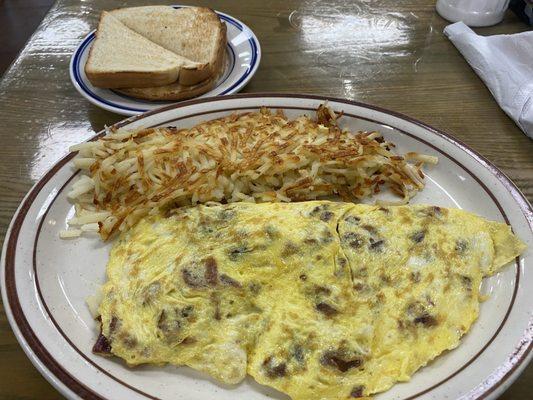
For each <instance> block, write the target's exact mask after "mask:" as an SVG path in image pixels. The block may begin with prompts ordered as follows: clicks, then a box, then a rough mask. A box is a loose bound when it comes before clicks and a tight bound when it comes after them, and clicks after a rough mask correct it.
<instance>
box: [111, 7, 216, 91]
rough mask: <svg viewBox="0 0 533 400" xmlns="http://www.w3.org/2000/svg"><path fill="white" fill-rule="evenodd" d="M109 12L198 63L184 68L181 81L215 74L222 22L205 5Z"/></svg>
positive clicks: (184, 81) (192, 80)
mask: <svg viewBox="0 0 533 400" xmlns="http://www.w3.org/2000/svg"><path fill="white" fill-rule="evenodd" d="M111 15H113V16H114V17H116V18H117V19H119V20H120V21H121V22H122V23H123V24H124V25H126V26H127V27H128V28H130V29H131V30H133V31H135V32H137V33H138V34H140V35H142V36H144V37H145V38H147V39H148V40H150V41H152V42H154V43H156V44H158V45H159V46H161V47H163V48H165V49H167V50H170V51H171V52H173V53H175V54H179V55H181V56H183V57H186V58H188V59H189V60H194V61H195V62H197V63H198V64H199V65H200V67H198V68H195V69H192V70H191V71H186V73H185V77H184V79H183V80H182V79H180V83H181V84H183V85H194V84H197V83H200V82H202V81H205V80H206V79H208V78H210V77H213V76H216V75H217V74H218V73H219V71H220V70H221V69H222V62H223V60H224V54H225V51H226V25H225V24H224V23H222V22H221V21H220V18H219V17H218V15H217V14H216V13H215V12H214V11H213V10H211V9H209V8H205V7H183V8H179V9H175V8H173V7H170V6H146V7H130V8H121V9H118V10H114V11H111Z"/></svg>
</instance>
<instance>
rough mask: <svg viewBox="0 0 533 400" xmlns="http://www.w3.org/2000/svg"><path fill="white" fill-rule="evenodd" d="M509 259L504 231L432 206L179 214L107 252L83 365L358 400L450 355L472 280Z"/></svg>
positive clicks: (464, 320)
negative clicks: (141, 368) (185, 374)
mask: <svg viewBox="0 0 533 400" xmlns="http://www.w3.org/2000/svg"><path fill="white" fill-rule="evenodd" d="M523 249H524V245H523V244H522V243H521V242H520V240H519V239H517V238H516V237H515V236H514V235H513V234H512V233H511V230H510V228H509V227H508V226H507V225H505V224H502V223H497V222H491V221H487V220H485V219H483V218H480V217H478V216H475V215H473V214H470V213H468V212H465V211H462V210H457V209H446V208H440V207H435V206H425V205H415V206H391V207H382V206H378V205H355V204H351V203H335V202H329V201H310V202H301V203H261V204H250V203H232V204H226V205H220V204H215V203H210V204H207V205H199V206H194V207H183V208H180V209H177V210H175V211H173V212H171V213H167V214H155V215H150V216H147V217H145V218H143V219H142V220H141V221H139V222H138V223H137V224H136V225H135V226H134V227H133V228H131V229H130V230H129V231H127V232H124V233H122V235H121V236H120V237H119V239H118V241H117V242H116V243H115V245H114V247H113V250H112V252H111V256H110V260H109V263H108V266H107V277H108V281H107V283H106V284H105V286H104V287H103V291H102V293H103V297H102V301H101V304H100V306H99V314H100V321H101V335H100V336H99V338H98V340H97V342H96V344H95V346H94V351H95V352H97V353H102V354H107V355H115V356H118V357H121V358H123V359H124V360H125V361H126V362H127V363H128V364H129V365H137V364H142V363H153V364H158V365H160V364H164V363H171V364H175V365H187V366H190V367H192V368H194V369H197V370H200V371H203V372H205V373H208V374H209V375H211V376H213V377H214V378H216V379H218V380H220V381H222V382H224V383H230V384H233V383H237V382H240V381H241V380H242V379H243V378H244V377H245V376H246V374H247V373H248V374H250V375H251V376H252V377H253V378H255V380H256V381H257V382H259V383H261V384H265V385H269V386H272V387H274V388H276V389H278V390H280V391H282V392H284V393H287V394H288V395H289V396H291V397H292V398H293V399H302V400H304V399H305V400H309V399H324V400H326V399H349V398H360V397H364V396H368V395H371V394H373V393H377V392H381V391H384V390H387V389H388V388H390V387H391V386H392V385H393V384H394V383H395V382H398V381H407V380H409V378H410V377H411V376H412V375H413V373H414V372H415V371H416V370H418V369H419V368H421V367H423V366H424V365H426V364H427V363H428V362H429V361H431V360H432V359H434V358H435V357H437V356H438V355H439V354H441V353H442V352H443V351H445V350H448V349H453V348H455V347H457V346H458V345H459V343H460V338H461V337H462V336H463V335H464V334H465V333H466V332H467V331H468V330H469V328H470V326H471V325H472V323H473V322H474V321H475V320H476V318H477V316H478V312H479V302H480V293H479V286H480V283H481V280H482V278H483V277H484V276H488V275H491V274H494V273H495V272H497V271H498V270H499V269H500V268H501V267H502V266H503V265H505V264H506V263H507V262H509V261H510V260H512V259H513V258H514V257H516V256H517V255H518V254H520V253H521V252H522V250H523Z"/></svg>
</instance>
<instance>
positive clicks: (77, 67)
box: [69, 6, 261, 115]
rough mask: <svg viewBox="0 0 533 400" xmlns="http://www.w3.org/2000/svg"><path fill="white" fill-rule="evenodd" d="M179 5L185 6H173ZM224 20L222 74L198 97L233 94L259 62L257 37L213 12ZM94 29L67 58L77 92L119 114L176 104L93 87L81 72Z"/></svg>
mask: <svg viewBox="0 0 533 400" xmlns="http://www.w3.org/2000/svg"><path fill="white" fill-rule="evenodd" d="M173 7H174V8H181V7H186V6H173ZM215 12H216V13H217V14H218V16H219V17H220V19H221V20H222V21H223V22H225V23H226V27H227V36H228V44H227V46H226V62H225V66H224V73H223V74H222V75H221V76H220V78H219V79H218V81H217V83H216V85H215V87H214V88H213V89H211V90H210V91H209V92H207V93H205V94H203V95H201V96H198V97H199V98H201V97H213V96H223V95H226V94H232V93H237V92H238V91H239V90H241V89H242V88H243V87H244V86H245V85H246V84H247V83H248V81H249V80H250V79H251V78H252V76H254V74H255V72H256V71H257V68H258V67H259V62H260V61H261V46H260V45H259V40H257V37H256V36H255V34H254V33H253V32H252V30H251V29H250V28H248V27H247V26H246V25H245V24H243V23H242V22H241V21H239V20H238V19H236V18H233V17H232V16H230V15H228V14H224V13H222V12H219V11H215ZM95 32H96V30H94V31H92V32H91V33H89V34H88V35H87V36H86V37H85V39H83V41H82V42H81V44H80V45H79V46H78V48H77V49H76V51H75V52H74V54H73V55H72V58H71V60H70V67H69V72H70V80H71V81H72V84H73V85H74V87H75V88H76V90H77V91H78V92H80V94H81V95H82V96H83V97H85V98H86V99H87V100H89V101H90V102H91V103H92V104H94V105H96V106H98V107H101V108H103V109H104V110H108V111H111V112H114V113H117V114H121V115H137V114H141V113H143V112H146V111H151V110H155V109H156V108H159V107H162V106H165V105H169V104H173V103H176V101H148V100H142V99H136V98H134V97H129V96H126V95H123V94H121V93H118V92H116V91H113V90H111V89H101V88H97V87H95V86H93V85H92V84H91V82H90V81H89V79H88V78H87V75H86V74H85V63H86V62H87V58H88V57H89V51H90V49H91V46H92V44H93V42H94V39H95V38H96V35H95Z"/></svg>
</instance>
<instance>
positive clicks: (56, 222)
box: [2, 94, 533, 400]
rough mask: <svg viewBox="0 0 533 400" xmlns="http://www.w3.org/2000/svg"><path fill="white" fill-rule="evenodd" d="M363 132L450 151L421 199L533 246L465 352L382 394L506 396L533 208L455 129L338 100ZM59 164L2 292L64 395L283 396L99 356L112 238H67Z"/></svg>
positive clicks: (402, 145)
mask: <svg viewBox="0 0 533 400" xmlns="http://www.w3.org/2000/svg"><path fill="white" fill-rule="evenodd" d="M324 100H325V99H324V98H321V97H315V96H306V95H276V94H269V95H260V94H257V95H246V96H244V95H238V96H227V97H220V98H213V99H201V100H193V101H188V102H183V103H180V104H175V105H172V106H169V107H165V108H162V109H160V110H156V111H152V112H150V113H147V114H143V115H140V116H137V117H132V118H130V119H127V120H125V121H123V122H121V123H119V125H121V126H127V127H131V128H138V127H150V126H156V125H174V126H179V127H180V128H181V127H190V126H192V125H194V124H196V123H198V122H201V121H204V120H207V119H211V118H216V117H220V116H222V115H227V114H229V113H232V112H236V111H246V110H256V109H258V108H259V107H260V106H267V107H272V108H276V109H277V108H279V109H283V110H284V111H285V112H286V114H287V115H288V116H290V117H294V116H296V115H300V114H302V113H305V114H309V115H312V114H313V113H314V112H313V110H315V109H316V108H317V107H318V105H319V104H321V103H322V102H324ZM329 105H330V106H331V107H332V108H333V109H334V110H336V111H344V117H343V118H342V120H341V123H342V124H343V125H344V126H346V127H349V128H350V129H353V130H372V129H377V130H380V131H381V132H383V134H384V136H385V137H386V138H387V139H390V140H391V141H393V142H394V143H396V144H398V151H399V152H405V151H408V150H414V151H418V152H422V153H425V154H430V155H435V156H437V157H439V160H440V162H439V164H438V166H436V167H434V168H432V169H429V170H428V171H427V187H426V188H425V189H424V191H423V192H421V193H420V194H418V196H417V197H416V198H415V199H414V202H422V203H430V204H436V205H440V206H447V207H459V208H464V209H467V210H470V211H473V212H475V213H477V214H480V215H482V216H484V217H486V218H489V219H492V220H497V221H505V222H507V223H509V224H510V225H511V226H512V228H513V230H514V232H515V233H516V234H517V235H518V236H519V237H520V238H521V239H522V240H524V241H525V242H526V243H527V244H528V246H529V249H528V250H527V251H526V252H525V253H524V254H523V255H522V256H521V257H520V258H519V259H517V260H516V261H515V262H512V263H510V264H509V265H508V266H507V267H506V268H504V269H503V271H502V272H500V273H499V274H497V275H496V276H493V277H491V278H489V279H486V280H485V282H484V283H483V292H484V293H486V294H488V295H490V297H489V299H488V300H487V301H486V302H484V303H483V304H482V305H481V312H480V317H479V320H478V321H477V322H476V323H475V325H474V326H473V328H472V330H471V331H470V332H469V333H468V334H467V335H466V336H465V337H464V339H463V340H462V343H461V345H460V346H459V348H458V349H456V350H453V351H450V352H447V353H446V354H444V355H443V356H442V357H439V358H438V359H437V360H435V361H434V362H432V363H430V365H429V366H427V367H425V368H423V369H422V370H421V371H419V372H417V373H416V374H415V375H414V376H413V378H412V380H411V381H410V382H408V383H402V384H398V385H396V386H394V388H393V389H392V390H390V391H388V392H386V393H384V394H381V395H379V396H377V397H376V398H377V399H379V400H390V399H403V400H406V399H414V398H416V399H424V400H428V399H444V398H447V399H458V398H461V399H481V398H495V397H496V396H497V395H498V394H500V393H501V392H502V391H503V390H504V389H505V388H506V387H507V386H508V385H509V384H510V383H511V382H512V381H513V380H514V379H515V378H516V376H517V374H518V373H520V371H521V370H522V369H523V368H524V367H525V366H526V364H527V363H528V361H529V360H530V358H531V354H532V353H531V348H532V330H533V317H532V315H531V293H533V269H532V265H531V264H532V263H533V252H532V250H531V249H533V233H532V227H533V211H532V209H531V206H530V205H529V204H528V202H527V200H526V199H525V198H524V196H523V195H522V194H521V193H520V192H519V191H518V190H517V188H516V187H515V186H514V185H513V183H512V182H511V181H509V179H508V178H507V177H506V176H505V175H504V174H503V173H502V172H500V171H499V170H498V169H497V168H496V167H494V166H493V165H492V164H490V162H488V161H487V160H486V159H484V158H483V157H482V156H480V155H479V154H477V153H476V152H474V151H473V150H471V149H469V148H468V147H467V146H465V145H464V144H462V143H461V142H459V141H457V140H456V139H454V138H452V137H450V136H449V135H447V134H445V133H443V132H440V131H438V130H436V129H433V128H430V127H428V126H426V125H424V124H422V123H421V122H418V121H415V120H413V119H410V118H408V117H405V116H403V115H400V114H397V113H394V112H390V111H386V110H383V109H380V108H377V107H373V106H368V105H364V104H360V103H354V102H350V101H346V100H336V99H329ZM72 157H73V155H69V156H67V157H66V158H64V159H62V160H61V161H59V162H58V163H57V164H56V165H55V166H54V167H53V168H52V169H51V170H50V171H49V172H48V173H47V174H46V175H45V176H44V177H43V178H42V179H41V180H40V181H39V182H38V183H37V184H36V185H35V186H34V187H33V189H32V190H31V191H30V193H29V194H28V195H27V196H26V198H25V199H24V201H23V202H22V203H21V205H20V207H19V209H18V211H17V213H16V215H15V217H14V219H13V221H12V223H11V226H10V228H9V231H8V233H7V236H6V240H5V243H4V249H3V253H2V295H3V300H4V305H5V307H6V312H7V315H8V317H9V321H10V323H11V325H12V327H13V330H14V332H15V334H16V336H17V338H18V340H19V342H20V343H21V345H22V347H23V348H24V350H25V351H26V353H27V354H28V356H29V357H30V358H31V360H32V362H33V363H34V364H35V365H36V366H37V368H38V369H39V370H40V371H41V372H42V373H43V375H44V376H45V377H46V378H47V379H48V380H49V381H50V382H52V384H53V385H55V386H56V387H57V388H58V389H59V390H60V391H61V392H62V393H63V394H65V395H66V396H67V397H69V398H73V399H78V398H87V399H132V400H135V399H146V398H149V399H188V400H194V399H202V400H204V399H214V398H216V399H231V400H234V399H246V400H253V399H265V398H267V396H271V397H273V398H278V399H283V398H285V397H284V396H283V395H281V394H279V393H277V392H275V391H274V390H270V389H268V388H265V387H263V386H260V385H258V384H256V383H254V382H253V381H252V380H251V379H250V380H247V381H245V382H244V383H242V384H240V385H237V386H235V387H225V386H222V385H220V384H217V383H216V382H214V381H213V380H211V379H209V378H208V377H206V376H205V375H202V374H199V373H196V372H194V371H192V370H190V369H188V368H176V367H171V366H167V367H164V368H159V367H141V368H135V369H130V368H127V367H126V366H125V365H124V364H123V363H122V362H121V361H119V360H117V359H108V358H103V357H100V356H96V355H94V354H92V353H91V347H92V345H93V343H94V341H95V339H96V336H97V332H98V329H97V324H96V323H95V321H94V320H93V319H92V318H91V315H90V314H89V311H88V309H87V307H86V305H85V301H84V299H85V298H86V297H87V296H88V295H90V294H92V293H93V291H94V289H95V287H96V286H97V285H98V284H100V283H102V282H103V281H104V277H105V264H106V260H107V256H108V252H109V248H110V245H109V244H102V243H101V242H100V241H99V240H98V239H96V238H95V239H94V240H92V239H76V240H60V239H59V238H58V232H59V231H60V230H62V229H65V228H66V220H67V216H68V215H71V214H72V212H73V208H72V205H71V204H69V202H68V201H67V198H66V193H67V192H68V189H69V187H70V185H71V184H72V179H73V178H74V177H75V176H76V175H77V173H78V172H77V171H76V170H74V169H73V168H72V167H71V165H70V163H69V161H70V160H71V159H72Z"/></svg>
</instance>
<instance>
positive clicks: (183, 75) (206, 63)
mask: <svg viewBox="0 0 533 400" xmlns="http://www.w3.org/2000/svg"><path fill="white" fill-rule="evenodd" d="M157 9H161V10H162V12H164V13H166V14H168V12H171V13H172V12H177V13H188V14H192V15H191V16H190V17H188V18H191V19H193V18H194V20H196V21H197V23H196V29H197V30H198V29H206V27H209V30H210V32H215V39H214V40H215V41H216V45H215V46H216V47H215V48H216V53H215V55H214V56H212V57H209V59H206V58H205V57H201V56H200V57H198V58H195V57H194V54H181V53H180V52H178V51H177V50H176V49H175V48H172V47H171V46H168V45H167V44H166V43H164V42H161V41H159V40H154V39H152V38H150V40H154V42H155V43H156V44H158V45H160V46H162V47H164V48H166V49H167V50H169V51H172V52H174V53H175V54H177V55H179V56H181V57H185V58H187V59H189V60H191V61H193V62H196V63H199V65H195V66H183V67H181V68H180V70H179V77H178V83H179V84H180V85H184V86H192V85H196V84H199V83H202V82H204V81H205V80H206V79H208V78H210V77H212V76H214V75H215V74H218V73H219V69H220V66H221V64H222V61H221V59H222V57H223V56H224V52H225V48H226V44H227V34H226V24H225V23H223V22H222V21H221V20H220V18H219V16H218V15H217V13H216V12H214V11H213V10H212V9H210V8H207V7H190V8H184V9H180V10H175V9H174V8H172V7H170V6H142V7H129V8H122V9H115V10H112V11H110V14H111V15H114V16H116V17H117V18H118V19H121V18H125V19H124V20H123V23H125V24H126V25H127V26H129V27H130V29H132V30H134V31H136V32H137V33H139V34H143V31H142V29H141V30H139V29H138V27H136V26H134V20H131V19H129V18H131V16H132V15H134V14H135V12H136V10H138V11H139V13H140V16H141V20H142V18H144V19H146V18H147V15H150V13H154V14H156V13H157V11H156V10H157ZM170 10H171V11H170ZM147 37H148V36H147ZM152 86H155V85H152ZM124 87H126V86H124ZM136 87H141V86H140V85H136ZM143 87H145V86H143Z"/></svg>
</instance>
